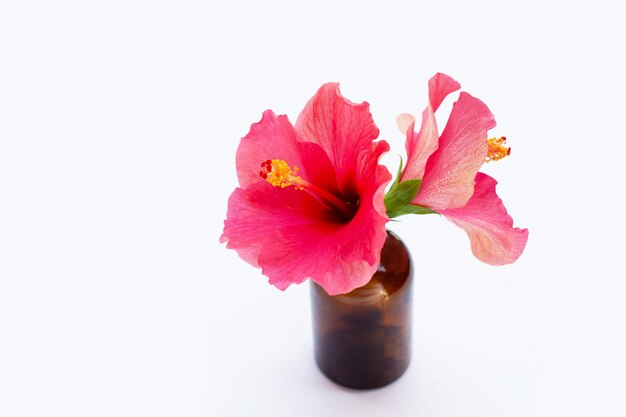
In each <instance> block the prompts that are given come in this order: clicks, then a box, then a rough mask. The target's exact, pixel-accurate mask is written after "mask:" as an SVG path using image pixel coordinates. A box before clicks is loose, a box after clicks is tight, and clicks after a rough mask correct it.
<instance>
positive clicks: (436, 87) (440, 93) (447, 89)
mask: <svg viewBox="0 0 626 417" xmlns="http://www.w3.org/2000/svg"><path fill="white" fill-rule="evenodd" d="M459 88H461V84H459V83H458V82H457V81H456V80H455V79H454V78H452V77H450V76H448V75H446V74H442V73H440V72H438V73H437V74H435V75H434V76H433V77H432V78H431V79H430V80H428V98H429V101H430V105H431V107H432V109H433V113H434V112H436V111H437V109H438V108H439V106H440V105H441V103H442V102H443V100H444V99H445V98H446V97H447V96H448V94H450V93H454V92H455V91H456V90H458V89H459Z"/></svg>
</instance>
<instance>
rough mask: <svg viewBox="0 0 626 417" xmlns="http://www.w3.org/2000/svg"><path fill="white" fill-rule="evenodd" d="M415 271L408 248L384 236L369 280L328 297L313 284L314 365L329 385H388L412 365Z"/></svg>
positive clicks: (389, 236) (394, 238)
mask: <svg viewBox="0 0 626 417" xmlns="http://www.w3.org/2000/svg"><path fill="white" fill-rule="evenodd" d="M412 287H413V265H412V261H411V256H410V254H409V251H408V250H407V248H406V246H405V245H404V243H402V241H401V240H400V239H399V238H398V237H397V236H396V235H395V234H393V233H391V232H387V240H386V241H385V245H384V246H383V249H382V253H381V259H380V264H379V266H378V270H377V272H376V273H375V274H374V276H373V277H372V279H371V280H370V281H369V282H368V283H367V284H366V285H365V286H363V287H361V288H357V289H355V290H353V291H352V292H350V293H348V294H342V295H335V296H330V295H328V293H327V292H326V291H325V290H324V289H323V288H322V287H321V286H319V285H317V284H316V283H314V282H312V286H311V305H312V310H313V337H314V343H315V361H316V362H317V365H318V367H319V368H320V370H321V371H322V372H323V373H324V374H325V375H326V376H327V377H328V378H330V379H331V380H333V381H335V382H336V383H338V384H340V385H344V386H346V387H350V388H358V389H368V388H377V387H382V386H383V385H387V384H389V383H391V382H393V381H395V380H396V379H398V378H399V377H400V376H401V375H402V374H403V373H404V371H406V369H407V367H408V366H409V362H410V360H411V317H412V314H411V312H412V299H413V288H412Z"/></svg>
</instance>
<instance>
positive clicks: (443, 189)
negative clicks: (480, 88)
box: [413, 92, 496, 211]
mask: <svg viewBox="0 0 626 417" xmlns="http://www.w3.org/2000/svg"><path fill="white" fill-rule="evenodd" d="M495 125H496V122H495V119H494V117H493V114H491V111H489V109H488V108H487V106H486V105H485V103H483V102H482V101H480V100H479V99H477V98H475V97H472V96H471V95H469V94H467V93H465V92H462V93H461V94H460V96H459V99H458V101H457V102H456V103H454V106H453V108H452V113H451V114H450V118H449V119H448V123H447V124H446V127H445V129H444V131H443V133H442V134H441V138H439V147H438V148H437V150H436V151H435V152H434V153H433V154H432V155H431V156H430V158H428V162H427V163H426V168H425V170H424V177H423V180H422V186H421V188H420V192H419V194H418V195H417V197H416V198H415V200H414V201H413V202H414V203H415V204H418V205H420V206H425V207H429V208H432V209H434V210H437V211H441V210H445V209H449V208H456V207H462V206H464V205H465V203H467V201H468V200H469V199H470V197H471V196H472V194H473V193H474V178H475V177H476V173H477V172H478V170H479V169H480V167H481V165H482V164H483V162H484V161H485V156H486V155H487V151H488V146H487V131H488V130H489V129H491V128H493V127H495Z"/></svg>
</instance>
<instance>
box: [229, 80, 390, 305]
mask: <svg viewBox="0 0 626 417" xmlns="http://www.w3.org/2000/svg"><path fill="white" fill-rule="evenodd" d="M377 137H378V128H377V127H376V125H375V124H374V121H373V120H372V116H371V114H370V112H369V104H368V103H366V102H364V103H362V104H355V103H351V102H349V101H348V100H346V99H345V98H344V97H343V96H342V95H341V93H340V91H339V84H337V83H329V84H325V85H323V86H322V87H321V88H320V89H319V90H318V92H317V93H316V94H315V96H314V97H313V98H312V99H311V100H310V101H309V102H308V103H307V104H306V106H305V108H304V110H303V111H302V113H301V114H300V116H299V117H298V120H297V122H296V125H295V127H294V126H293V125H292V124H291V123H290V122H289V120H288V119H287V116H284V115H283V116H276V115H275V114H274V113H273V112H272V111H270V110H267V111H265V112H264V113H263V118H262V119H261V121H260V122H258V123H255V124H253V125H252V126H251V128H250V132H249V133H248V134H247V135H246V136H245V137H244V138H242V139H241V142H240V144H239V148H238V149H237V157H236V164H237V176H238V179H239V187H238V188H237V189H235V191H234V192H233V193H232V194H231V196H230V199H229V200H228V214H227V219H226V221H225V222H224V231H223V234H222V237H221V238H220V241H221V242H227V247H228V248H231V249H235V250H236V251H237V253H238V254H239V256H240V257H241V258H242V259H244V260H245V261H246V262H248V263H250V264H252V265H253V266H255V267H260V268H262V272H263V274H264V275H266V276H267V277H269V282H270V283H271V284H273V285H275V286H276V287H278V288H280V289H282V290H284V289H286V288H287V287H288V286H289V285H290V284H292V283H301V282H302V281H304V280H306V279H307V278H310V279H312V280H313V281H315V282H317V283H318V284H320V285H321V286H322V287H324V289H325V290H326V291H327V292H328V293H329V294H331V295H335V294H342V293H347V292H350V291H351V290H353V289H355V288H357V287H360V286H363V285H365V284H366V283H367V282H368V281H369V280H370V279H371V277H372V275H373V274H374V272H375V271H376V269H377V266H378V262H379V260H380V252H381V249H382V247H383V244H384V242H385V238H386V230H385V224H386V222H387V221H388V220H389V218H388V216H387V214H386V212H385V206H384V203H383V195H384V191H385V185H386V184H387V183H388V182H389V180H390V179H391V175H390V174H389V172H388V170H387V169H386V168H385V167H384V166H382V165H379V164H378V160H379V158H380V156H381V155H382V154H383V153H384V152H386V151H388V150H389V145H388V144H387V142H385V141H378V142H374V139H376V138H377Z"/></svg>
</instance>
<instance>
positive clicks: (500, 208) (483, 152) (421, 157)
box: [398, 73, 528, 265]
mask: <svg viewBox="0 0 626 417" xmlns="http://www.w3.org/2000/svg"><path fill="white" fill-rule="evenodd" d="M428 88H429V103H428V106H427V107H426V109H425V110H424V112H423V113H422V126H421V128H420V131H419V133H416V132H415V131H414V125H415V119H414V118H413V117H412V116H410V115H407V114H403V115H400V116H399V117H398V126H399V127H400V129H401V130H403V131H406V150H407V165H406V167H405V169H404V171H403V173H402V181H406V180H415V179H420V180H421V184H420V188H419V191H418V193H417V195H416V196H415V198H414V199H413V200H412V201H411V204H412V205H414V206H420V207H425V208H428V209H431V210H434V211H436V212H437V213H439V214H441V215H443V216H445V217H446V218H447V219H449V220H450V221H452V222H453V223H454V224H456V225H458V226H459V227H461V228H463V229H464V230H465V231H466V232H467V234H468V236H469V238H470V242H471V246H472V252H473V253H474V256H476V257H477V258H478V259H480V260H481V261H483V262H486V263H488V264H492V265H504V264H508V263H512V262H514V261H515V260H516V259H517V258H518V257H519V256H520V255H521V254H522V252H523V250H524V247H525V246H526V241H527V240H528V230H527V229H523V230H521V229H519V228H513V219H512V218H511V217H510V216H509V215H508V213H507V210H506V208H505V207H504V205H503V204H502V200H500V198H499V197H498V195H497V194H496V190H495V188H496V184H497V182H496V180H494V179H493V178H491V177H490V176H488V175H486V174H483V173H479V172H478V170H479V169H480V167H481V166H482V164H483V163H484V162H485V160H497V159H500V158H501V157H503V156H505V155H508V154H509V152H510V149H509V148H507V147H505V146H504V138H500V139H489V141H488V140H487V131H488V130H489V129H491V128H493V127H495V125H496V122H495V119H494V117H493V114H491V111H489V109H488V108H487V106H486V105H485V104H484V103H483V102H482V101H480V100H479V99H477V98H475V97H472V96H471V95H469V94H468V93H466V92H461V93H460V96H459V99H458V101H457V102H456V103H454V106H453V108H452V112H451V114H450V117H449V119H448V122H447V124H446V127H445V129H444V130H443V133H442V134H441V137H440V136H439V133H438V129H437V122H436V120H435V112H436V111H437V109H438V108H439V105H440V104H441V102H442V101H443V100H444V99H445V98H446V97H447V96H448V95H449V94H450V93H453V92H454V91H457V90H458V89H460V88H461V85H460V84H459V83H458V82H456V81H455V80H453V79H452V78H450V77H449V76H447V75H445V74H440V73H438V74H436V75H435V76H434V77H432V78H431V79H430V81H429V82H428Z"/></svg>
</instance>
